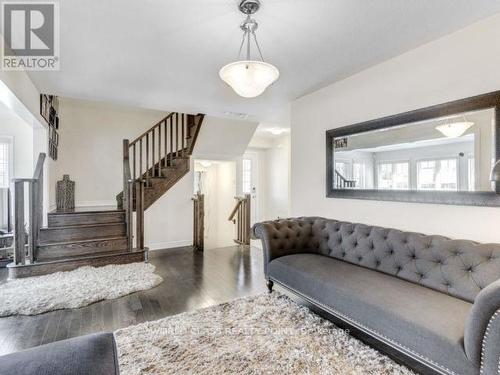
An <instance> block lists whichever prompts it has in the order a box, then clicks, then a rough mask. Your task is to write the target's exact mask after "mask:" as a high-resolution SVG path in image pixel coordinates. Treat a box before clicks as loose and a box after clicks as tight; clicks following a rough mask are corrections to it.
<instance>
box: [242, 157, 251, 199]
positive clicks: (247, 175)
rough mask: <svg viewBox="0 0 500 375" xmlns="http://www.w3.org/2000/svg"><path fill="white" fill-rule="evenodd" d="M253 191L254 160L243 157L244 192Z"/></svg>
mask: <svg viewBox="0 0 500 375" xmlns="http://www.w3.org/2000/svg"><path fill="white" fill-rule="evenodd" d="M251 192H252V160H251V159H243V194H250V193H251Z"/></svg>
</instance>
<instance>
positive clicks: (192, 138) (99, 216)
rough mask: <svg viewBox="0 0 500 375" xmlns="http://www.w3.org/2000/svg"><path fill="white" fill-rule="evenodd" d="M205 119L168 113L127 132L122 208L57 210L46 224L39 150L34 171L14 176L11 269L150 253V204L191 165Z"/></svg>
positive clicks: (15, 274)
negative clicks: (133, 133)
mask: <svg viewBox="0 0 500 375" xmlns="http://www.w3.org/2000/svg"><path fill="white" fill-rule="evenodd" d="M203 119H204V115H202V114H198V115H189V114H181V113H177V112H174V113H170V114H169V115H168V116H167V117H165V118H164V119H162V120H161V121H160V122H159V123H157V124H156V125H154V126H153V127H152V128H151V129H149V130H148V131H146V132H145V133H143V134H142V135H140V136H139V137H138V138H137V139H135V140H133V141H132V142H129V141H128V140H124V141H123V191H122V192H121V193H119V194H118V195H117V197H116V198H117V209H113V210H92V209H87V210H85V209H76V210H72V211H68V212H57V211H56V212H51V213H49V214H48V225H47V227H46V228H42V227H41V223H42V221H43V220H42V216H41V211H42V209H41V207H42V195H43V194H42V190H41V187H42V186H43V162H44V159H45V155H44V154H40V158H39V160H38V163H37V167H36V170H35V174H34V176H33V178H32V179H17V180H15V181H14V184H15V189H16V190H15V233H16V236H15V245H14V262H13V263H11V264H9V266H8V268H9V277H10V278H19V277H27V276H37V275H43V274H47V273H52V272H58V271H68V270H72V269H75V268H78V267H81V266H84V265H92V266H103V265H106V264H121V263H131V262H140V261H144V260H147V248H145V246H144V211H145V210H146V209H147V208H148V207H150V206H151V205H152V204H153V203H154V202H155V201H156V200H157V199H159V198H160V197H161V196H162V195H163V194H165V193H166V192H167V191H168V190H169V189H170V188H171V187H172V186H173V185H175V183H176V182H177V181H179V180H180V179H181V178H182V177H183V176H184V175H186V174H187V173H188V172H189V168H190V157H191V154H192V151H193V148H194V145H195V142H196V139H197V137H198V134H199V130H200V127H201V124H202V122H203ZM25 185H27V186H28V192H29V194H28V197H29V199H28V202H24V187H25ZM25 203H26V204H27V207H28V211H29V215H28V232H27V233H26V231H25V218H24V212H25ZM133 211H135V212H136V215H135V216H134V215H132V213H133Z"/></svg>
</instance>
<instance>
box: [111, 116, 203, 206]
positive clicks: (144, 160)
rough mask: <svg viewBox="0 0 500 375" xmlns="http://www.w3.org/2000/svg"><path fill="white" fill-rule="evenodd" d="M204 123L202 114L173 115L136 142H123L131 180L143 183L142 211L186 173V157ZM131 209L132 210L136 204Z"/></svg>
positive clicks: (120, 195) (119, 196) (118, 198)
mask: <svg viewBox="0 0 500 375" xmlns="http://www.w3.org/2000/svg"><path fill="white" fill-rule="evenodd" d="M203 119H204V115H203V114H197V115H189V114H183V113H177V112H173V113H170V114H169V115H168V116H166V117H165V118H164V119H162V120H161V121H160V122H158V123H157V124H155V125H154V126H153V127H152V128H151V129H149V130H148V131H146V132H144V133H143V134H141V135H140V136H139V137H138V138H136V139H135V140H133V141H129V140H124V157H125V149H127V157H128V159H129V165H130V178H131V179H132V180H134V181H135V180H137V179H140V178H141V179H144V180H145V181H146V183H145V188H147V190H146V191H145V194H146V195H145V201H144V209H147V208H148V207H149V206H150V205H151V204H152V203H153V202H154V201H156V200H157V199H158V198H159V197H161V196H162V195H163V194H164V193H165V191H167V190H168V189H169V188H170V187H171V186H172V185H174V184H175V183H176V182H177V181H178V180H179V179H180V178H182V176H184V175H185V174H186V173H187V172H188V171H189V157H190V156H191V154H192V152H193V148H194V145H195V142H196V139H197V137H198V134H199V131H200V127H201V124H202V122H203ZM151 188H152V190H151ZM123 197H124V195H123V192H122V193H120V194H118V195H117V197H116V198H117V201H118V207H124V205H123V202H124V199H123ZM133 202H134V201H133ZM133 208H134V210H135V203H133Z"/></svg>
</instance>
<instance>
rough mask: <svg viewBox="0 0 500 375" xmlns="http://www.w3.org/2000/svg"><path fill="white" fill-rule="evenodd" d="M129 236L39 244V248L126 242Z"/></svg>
mask: <svg viewBox="0 0 500 375" xmlns="http://www.w3.org/2000/svg"><path fill="white" fill-rule="evenodd" d="M126 239H127V236H118V237H117V236H113V237H96V238H93V239H89V240H69V241H62V242H49V243H42V244H39V245H38V247H51V246H54V247H56V246H65V245H73V244H85V243H92V242H99V241H116V240H126Z"/></svg>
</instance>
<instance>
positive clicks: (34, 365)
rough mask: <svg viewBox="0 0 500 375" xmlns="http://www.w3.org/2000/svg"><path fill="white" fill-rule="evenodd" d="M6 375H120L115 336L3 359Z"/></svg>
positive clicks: (77, 339)
mask: <svg viewBox="0 0 500 375" xmlns="http://www.w3.org/2000/svg"><path fill="white" fill-rule="evenodd" d="M0 363H1V364H0V373H1V374H2V375H54V374H57V375H88V374H92V375H118V374H119V373H120V371H119V368H118V356H117V352H116V343H115V339H114V336H113V334H112V333H97V334H92V335H87V336H80V337H75V338H71V339H67V340H62V341H57V342H53V343H50V344H46V345H41V346H37V347H35V348H31V349H27V350H23V351H20V352H17V353H12V354H7V355H5V356H3V357H0Z"/></svg>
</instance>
